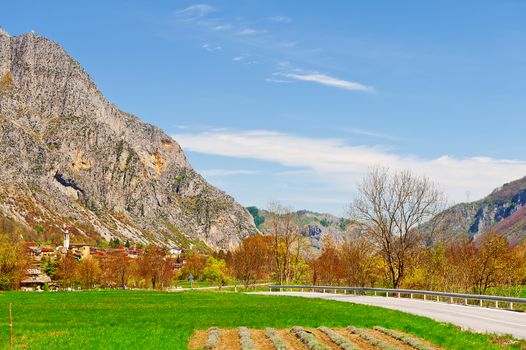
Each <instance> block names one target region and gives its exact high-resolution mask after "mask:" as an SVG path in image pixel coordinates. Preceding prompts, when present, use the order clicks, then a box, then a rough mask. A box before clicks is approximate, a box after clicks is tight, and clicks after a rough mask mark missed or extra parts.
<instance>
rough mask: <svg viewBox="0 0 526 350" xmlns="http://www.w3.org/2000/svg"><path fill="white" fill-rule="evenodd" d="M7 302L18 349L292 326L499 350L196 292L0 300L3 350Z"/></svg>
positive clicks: (347, 310) (392, 323) (329, 309)
mask: <svg viewBox="0 0 526 350" xmlns="http://www.w3.org/2000/svg"><path fill="white" fill-rule="evenodd" d="M9 302H11V303H13V315H14V336H15V348H17V349H23V348H28V349H71V348H82V349H185V348H186V344H187V342H188V339H189V337H190V335H191V334H192V332H193V331H194V330H195V329H205V328H208V327H211V326H217V327H221V328H234V327H239V326H246V327H249V328H261V329H263V328H265V327H274V328H290V327H292V326H294V325H299V326H303V327H318V326H320V325H324V326H328V327H345V326H348V325H354V326H357V327H368V328H371V327H373V326H377V325H378V326H383V327H386V328H392V329H398V330H402V331H405V332H408V333H411V334H414V335H416V336H418V337H421V338H424V339H427V340H429V341H431V342H433V343H435V344H437V345H440V346H442V347H444V348H446V349H499V346H497V345H496V344H494V343H492V339H493V337H492V336H488V335H482V334H473V333H466V332H462V331H460V329H459V328H458V327H456V326H453V325H446V324H441V323H437V322H435V321H432V320H430V319H427V318H424V317H419V316H413V315H409V314H405V313H401V312H398V311H393V310H387V309H382V308H377V307H372V306H366V305H355V304H349V303H341V302H337V301H330V300H319V299H304V298H299V297H298V298H294V297H278V296H263V295H246V294H240V293H210V292H197V291H193V292H192V291H187V292H177V293H163V292H154V291H86V292H69V293H68V292H60V293H23V292H8V293H4V294H1V295H0V310H2V311H0V348H2V349H7V348H8V344H9V341H8V340H9V330H8V322H7V304H8V303H9ZM1 315H3V316H1ZM517 348H518V347H517Z"/></svg>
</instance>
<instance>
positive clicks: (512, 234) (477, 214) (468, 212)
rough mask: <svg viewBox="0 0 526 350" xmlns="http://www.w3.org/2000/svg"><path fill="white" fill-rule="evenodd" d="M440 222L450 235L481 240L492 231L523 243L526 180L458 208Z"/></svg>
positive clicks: (452, 208) (511, 184) (513, 183)
mask: <svg viewBox="0 0 526 350" xmlns="http://www.w3.org/2000/svg"><path fill="white" fill-rule="evenodd" d="M438 219H439V220H441V222H442V223H441V226H442V227H443V231H444V233H445V234H447V235H451V234H464V235H466V234H467V235H469V236H472V237H474V238H475V239H477V238H478V237H480V236H481V235H483V234H484V233H485V232H487V231H488V230H490V229H491V230H493V231H496V232H499V233H502V234H504V235H505V236H506V237H507V238H508V240H509V241H511V242H518V241H522V240H523V239H525V238H526V177H524V178H522V179H519V180H516V181H513V182H510V183H507V184H505V185H503V186H502V187H499V188H497V189H495V190H494V191H493V192H492V193H491V194H490V195H488V196H487V197H485V198H483V199H481V200H479V201H476V202H472V203H461V204H458V205H455V206H453V207H451V208H449V209H447V210H446V211H445V212H444V213H442V214H441V215H439V216H438Z"/></svg>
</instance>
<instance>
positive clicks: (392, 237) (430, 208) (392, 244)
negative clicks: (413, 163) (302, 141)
mask: <svg viewBox="0 0 526 350" xmlns="http://www.w3.org/2000/svg"><path fill="white" fill-rule="evenodd" d="M358 191H359V196H358V197H357V198H356V199H355V200H354V202H353V205H352V212H351V214H352V216H353V217H354V219H355V220H356V221H357V222H358V223H359V224H360V225H361V226H362V228H363V230H364V232H365V233H366V234H367V235H368V236H369V237H370V238H371V239H372V240H373V241H374V242H375V243H376V245H377V246H378V248H379V251H380V253H381V256H382V258H383V260H384V263H385V266H386V268H387V277H388V280H389V282H390V284H391V286H392V287H393V288H398V287H399V286H400V283H401V282H402V280H403V278H404V277H405V274H406V269H407V263H408V261H409V260H410V257H411V254H412V253H414V250H415V249H416V248H417V247H418V246H419V242H421V240H422V234H421V232H420V227H421V225H422V224H423V223H425V222H427V221H428V220H430V219H431V218H433V217H434V216H435V215H436V214H438V213H439V212H440V211H441V209H442V204H443V195H442V193H441V191H440V190H439V189H438V188H437V186H436V185H435V184H434V183H432V182H431V181H430V180H429V179H428V178H426V177H423V176H417V175H414V174H412V173H411V172H409V171H392V170H389V169H388V168H381V167H376V168H373V169H372V170H371V171H370V172H369V173H368V174H367V175H366V177H365V178H364V179H363V181H362V183H361V184H360V185H359V188H358Z"/></svg>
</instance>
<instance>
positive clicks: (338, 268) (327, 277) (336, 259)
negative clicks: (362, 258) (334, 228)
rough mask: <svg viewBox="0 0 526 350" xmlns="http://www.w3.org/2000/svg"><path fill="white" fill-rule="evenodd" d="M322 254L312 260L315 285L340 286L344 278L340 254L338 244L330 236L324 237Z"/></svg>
mask: <svg viewBox="0 0 526 350" xmlns="http://www.w3.org/2000/svg"><path fill="white" fill-rule="evenodd" d="M322 244H323V248H322V251H321V254H320V255H319V256H318V257H317V258H316V259H314V260H311V262H310V264H309V265H310V266H311V269H312V272H313V273H312V282H313V284H323V285H333V284H340V281H341V280H342V279H343V277H344V271H343V269H342V267H343V266H342V263H341V258H340V252H339V251H338V247H337V246H336V243H335V242H334V240H333V239H332V237H330V236H325V237H323V240H322Z"/></svg>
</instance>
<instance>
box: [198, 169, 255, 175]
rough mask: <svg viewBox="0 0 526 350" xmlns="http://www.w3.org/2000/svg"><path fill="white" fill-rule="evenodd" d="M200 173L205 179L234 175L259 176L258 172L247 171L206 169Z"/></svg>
mask: <svg viewBox="0 0 526 350" xmlns="http://www.w3.org/2000/svg"><path fill="white" fill-rule="evenodd" d="M199 173H200V174H201V175H203V176H205V177H222V176H232V175H253V174H257V171H255V170H247V169H205V170H200V171H199Z"/></svg>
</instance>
